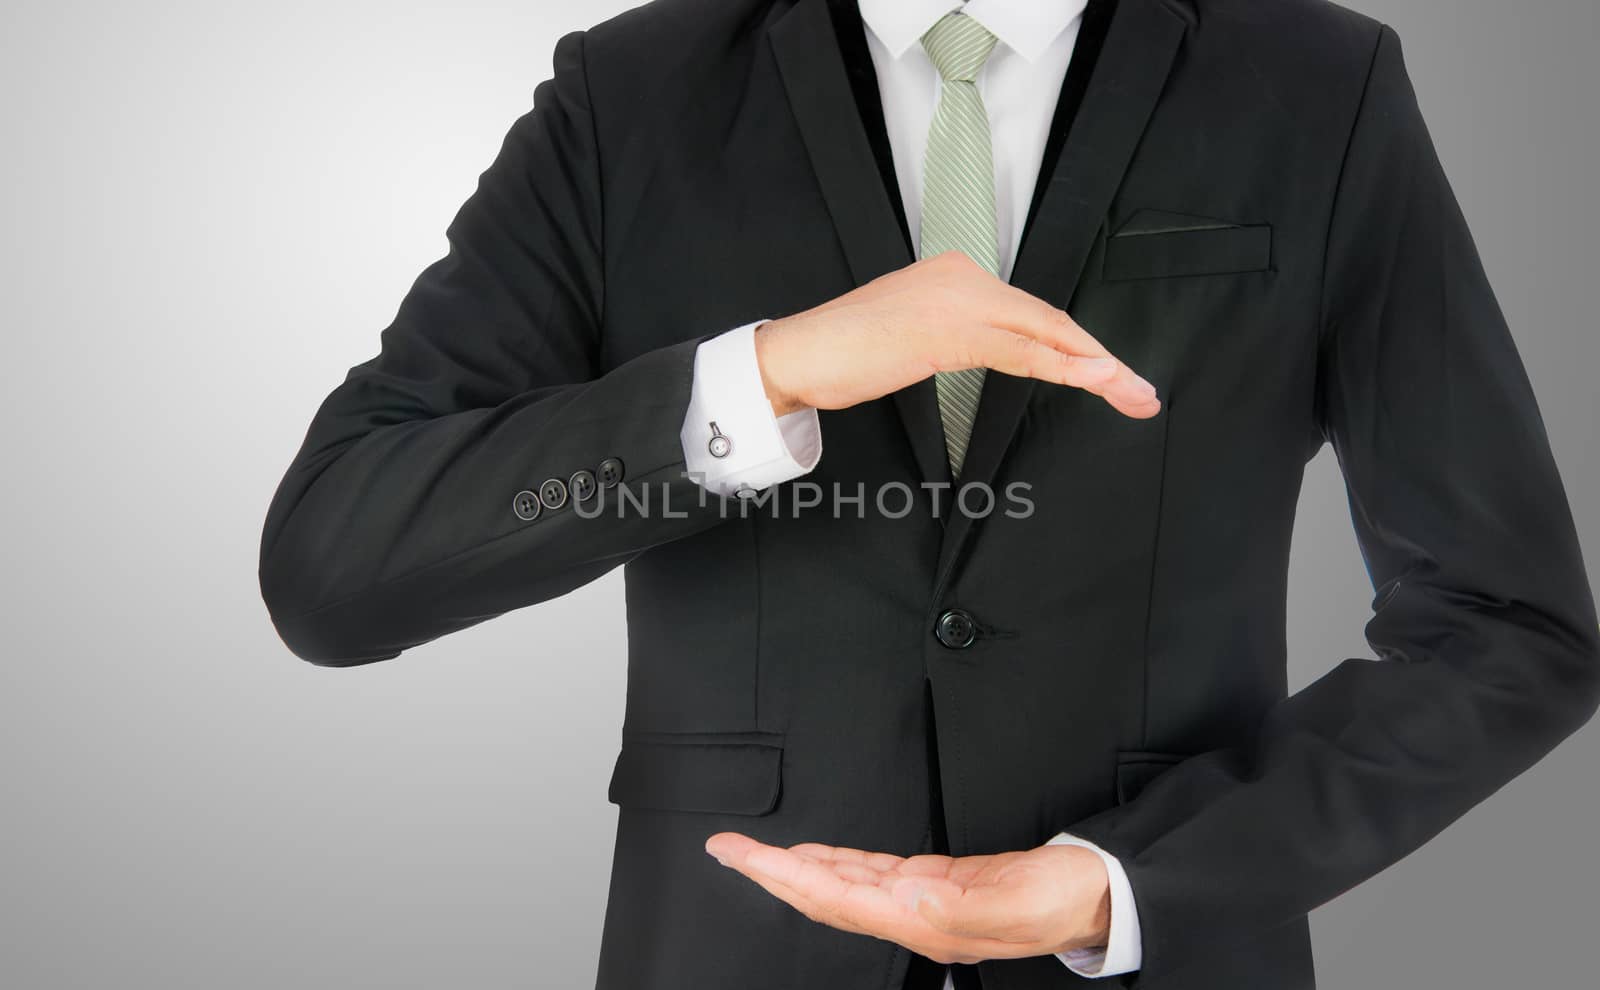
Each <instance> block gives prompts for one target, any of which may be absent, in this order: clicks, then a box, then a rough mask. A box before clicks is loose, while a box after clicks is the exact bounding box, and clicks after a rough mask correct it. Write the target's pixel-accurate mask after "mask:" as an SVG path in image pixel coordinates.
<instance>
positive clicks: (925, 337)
mask: <svg viewBox="0 0 1600 990" xmlns="http://www.w3.org/2000/svg"><path fill="white" fill-rule="evenodd" d="M755 340H756V356H757V361H758V362H759V364H760V366H761V380H762V385H763V386H764V387H765V388H766V392H767V398H768V399H769V400H770V401H771V402H772V409H773V412H774V413H776V414H777V415H779V416H782V415H785V414H788V413H791V412H795V411H797V410H800V409H804V408H807V407H812V408H817V409H843V408H846V407H848V406H853V405H856V404H857V403H861V402H866V401H869V400H871V399H876V398H878V397H880V396H883V395H887V394H889V393H890V392H894V391H896V390H898V389H901V388H904V387H906V386H907V385H912V384H915V383H916V382H919V381H922V380H923V379H924V378H927V377H929V376H931V375H933V374H934V373H935V372H939V371H958V370H961V369H963V368H992V369H994V370H995V371H999V372H1003V373H1005V374H1008V375H1014V376H1017V377H1023V378H1036V379H1039V380H1040V381H1046V382H1053V383H1055V384H1058V385H1070V386H1073V387H1075V388H1081V389H1085V390H1087V391H1089V392H1093V393H1094V394H1096V395H1099V396H1101V397H1102V398H1104V399H1105V400H1106V401H1107V402H1109V403H1111V405H1112V406H1113V407H1114V408H1116V409H1117V410H1118V411H1119V412H1122V413H1124V414H1125V415H1128V416H1132V417H1134V418H1136V419H1147V418H1149V417H1151V416H1154V415H1155V414H1156V413H1157V412H1159V411H1160V409H1161V402H1160V400H1159V399H1158V398H1157V397H1156V390H1155V388H1154V386H1152V385H1151V384H1150V383H1149V382H1147V381H1145V380H1144V379H1143V378H1140V377H1139V376H1138V375H1136V374H1135V373H1134V372H1133V370H1132V369H1131V368H1129V367H1128V366H1127V365H1125V364H1123V363H1122V362H1121V361H1119V360H1118V359H1117V358H1116V357H1114V356H1113V355H1112V354H1111V353H1110V352H1109V351H1107V350H1106V349H1105V347H1103V346H1102V345H1101V344H1100V342H1099V341H1098V340H1095V339H1094V337H1092V336H1090V335H1089V333H1088V332H1087V331H1085V330H1084V329H1083V328H1082V327H1080V326H1079V325H1078V324H1077V323H1076V322H1075V321H1074V320H1073V319H1072V317H1071V316H1069V315H1068V314H1067V313H1066V311H1065V310H1062V309H1058V308H1057V307H1055V306H1052V305H1051V304H1049V303H1047V302H1045V301H1044V300H1042V299H1040V298H1038V297H1037V296H1033V295H1030V294H1029V293H1027V292H1025V291H1023V290H1022V289H1019V288H1017V287H1016V286H1013V285H1011V284H1009V283H1007V282H1004V281H1002V280H1001V279H998V278H996V277H995V276H994V275H992V274H990V273H989V272H988V271H986V270H985V269H984V268H983V267H981V266H980V265H978V263H977V262H975V261H973V260H972V259H971V258H968V257H967V256H966V255H965V254H962V253H961V252H959V251H946V252H945V253H943V254H939V255H935V256H933V257H930V258H924V259H922V260H921V261H917V262H914V263H913V264H910V265H907V266H906V267H905V268H901V269H899V270H897V271H893V272H889V273H887V274H885V275H881V276H879V277H878V278H875V279H873V280H872V281H870V282H868V283H867V284H866V285H863V286H860V287H858V288H856V289H853V290H851V291H850V292H847V293H845V294H844V295H842V296H839V297H838V298H836V299H832V300H829V301H828V302H825V303H823V304H822V305H820V306H816V307H813V308H811V309H808V310H805V311H804V312H801V313H796V314H795V315H793V316H788V317H784V318H783V319H779V320H773V321H771V322H768V323H765V324H763V325H762V326H761V327H760V328H759V329H758V330H757V331H756V335H755Z"/></svg>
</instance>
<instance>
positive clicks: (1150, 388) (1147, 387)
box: [1133, 375, 1156, 397]
mask: <svg viewBox="0 0 1600 990" xmlns="http://www.w3.org/2000/svg"><path fill="white" fill-rule="evenodd" d="M1133 380H1134V381H1136V382H1138V383H1139V388H1140V389H1141V390H1143V391H1144V393H1145V394H1146V395H1149V396H1151V397H1154V396H1155V394H1156V387H1155V386H1154V385H1152V384H1150V383H1149V382H1148V381H1145V379H1144V378H1143V377H1141V376H1139V375H1134V376H1133Z"/></svg>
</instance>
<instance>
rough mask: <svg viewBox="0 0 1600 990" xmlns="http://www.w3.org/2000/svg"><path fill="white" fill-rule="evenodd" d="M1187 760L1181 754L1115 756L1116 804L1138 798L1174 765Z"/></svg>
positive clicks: (1126, 754)
mask: <svg viewBox="0 0 1600 990" xmlns="http://www.w3.org/2000/svg"><path fill="white" fill-rule="evenodd" d="M1186 759H1188V757H1187V756H1185V755H1184V754H1181V753H1146V752H1122V753H1118V754H1117V803H1118V804H1126V803H1128V802H1129V801H1132V800H1133V799H1134V798H1136V797H1138V796H1139V792H1140V791H1143V790H1144V789H1145V788H1146V787H1147V786H1149V784H1150V782H1151V781H1152V780H1155V779H1156V778H1157V777H1159V776H1160V775H1161V774H1162V773H1163V772H1164V771H1166V770H1167V769H1169V768H1171V767H1172V765H1173V764H1175V763H1181V762H1183V761H1184V760H1186Z"/></svg>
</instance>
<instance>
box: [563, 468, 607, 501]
mask: <svg viewBox="0 0 1600 990" xmlns="http://www.w3.org/2000/svg"><path fill="white" fill-rule="evenodd" d="M599 490H600V487H599V486H598V485H596V484H595V480H594V473H593V472H592V471H579V472H578V473H577V474H574V475H573V476H572V477H570V478H568V479H567V491H568V492H571V493H572V497H573V498H575V499H577V500H578V501H580V502H587V501H589V500H590V499H591V498H594V493H595V492H597V491H599Z"/></svg>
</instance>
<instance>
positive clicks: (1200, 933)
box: [1070, 28, 1600, 977]
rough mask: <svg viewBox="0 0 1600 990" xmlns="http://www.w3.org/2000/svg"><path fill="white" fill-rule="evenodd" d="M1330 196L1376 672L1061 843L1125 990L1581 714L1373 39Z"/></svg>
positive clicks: (1538, 537)
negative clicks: (1134, 932)
mask: <svg viewBox="0 0 1600 990" xmlns="http://www.w3.org/2000/svg"><path fill="white" fill-rule="evenodd" d="M1337 196H1338V198H1337V201H1336V204H1335V207H1334V215H1333V221H1332V227H1331V230H1330V241H1329V252H1328V258H1327V272H1326V282H1325V287H1324V292H1325V299H1324V316H1325V319H1324V324H1323V327H1322V333H1323V335H1322V338H1321V339H1322V342H1323V346H1322V352H1321V361H1320V372H1319V375H1320V381H1319V409H1320V415H1321V420H1322V428H1323V431H1324V434H1325V436H1326V437H1327V438H1328V439H1329V441H1330V442H1331V443H1332V445H1333V448H1334V450H1335V452H1336V454H1337V456H1338V459H1339V465H1340V468H1341V470H1342V472H1343V474H1344V479H1345V485H1346V489H1347V492H1348V494H1349V501H1350V507H1351V516H1352V518H1353V520H1354V524H1355V529H1356V535H1357V538H1358V541H1359V543H1360V546H1361V550H1362V554H1363V556H1364V558H1365V560H1366V564H1367V568H1368V571H1369V573H1370V575H1371V579H1372V583H1373V587H1374V591H1375V598H1374V614H1373V616H1372V618H1371V621H1370V623H1369V624H1368V625H1367V628H1366V634H1367V640H1368V642H1369V643H1370V644H1371V646H1372V648H1373V650H1374V651H1375V653H1376V656H1377V659H1347V660H1345V661H1344V662H1342V663H1340V664H1339V665H1337V666H1336V667H1335V668H1334V669H1333V670H1331V671H1329V672H1328V673H1327V674H1326V675H1324V676H1323V677H1321V678H1320V679H1319V680H1317V681H1316V682H1315V683H1313V684H1311V685H1309V686H1308V687H1306V688H1305V689H1303V690H1301V691H1299V692H1297V693H1296V694H1294V695H1293V696H1291V697H1289V698H1288V699H1286V700H1285V701H1284V702H1282V703H1280V704H1279V705H1277V706H1276V707H1275V708H1274V709H1273V710H1272V711H1271V712H1270V714H1269V716H1268V718H1267V719H1266V720H1265V722H1264V723H1263V725H1262V726H1261V727H1260V731H1259V733H1258V734H1256V736H1255V738H1254V739H1253V741H1252V743H1251V744H1250V745H1245V746H1240V747H1234V748H1227V749H1220V750H1216V751H1212V752H1209V753H1203V754H1200V755H1197V756H1194V757H1191V758H1190V759H1187V760H1185V761H1183V762H1181V763H1179V764H1177V765H1176V766H1174V767H1173V768H1172V769H1170V770H1169V771H1167V772H1165V773H1163V774H1162V775H1161V776H1159V777H1157V778H1155V780H1154V781H1153V782H1152V783H1151V784H1150V785H1149V787H1147V788H1146V789H1145V790H1144V791H1143V792H1141V793H1140V794H1139V795H1138V796H1137V797H1136V798H1135V799H1133V800H1132V801H1130V802H1128V803H1126V804H1124V805H1121V806H1118V807H1115V808H1112V809H1110V810H1107V811H1105V812H1103V813H1101V814H1098V815H1096V816H1093V817H1091V818H1089V819H1087V820H1085V821H1083V822H1081V823H1079V824H1077V825H1074V826H1071V828H1070V831H1072V832H1074V833H1075V834H1078V835H1081V836H1084V837H1086V838H1088V839H1090V840H1092V841H1094V842H1096V843H1098V844H1100V845H1101V846H1102V847H1103V848H1105V849H1107V850H1108V851H1110V852H1112V853H1113V854H1114V855H1116V856H1117V857H1118V858H1119V859H1120V860H1121V861H1122V863H1123V866H1124V868H1125V869H1126V871H1127V874H1128V878H1129V881H1130V883H1131V885H1132V887H1133V891H1134V899H1135V902H1136V905H1137V909H1138V912H1139V918H1140V927H1141V931H1142V934H1143V966H1142V972H1143V973H1144V974H1145V976H1147V977H1149V976H1155V977H1159V976H1161V975H1162V974H1165V973H1168V972H1170V971H1172V970H1173V969H1175V968H1177V967H1180V966H1182V965H1184V964H1185V963H1187V962H1191V961H1200V960H1203V959H1204V957H1205V950H1206V948H1207V947H1208V946H1211V945H1215V944H1218V943H1219V942H1226V941H1227V939H1228V938H1229V936H1230V935H1248V934H1252V933H1259V932H1264V931H1266V930H1267V929H1270V928H1272V927H1274V926H1276V925H1278V924H1281V923H1284V922H1287V921H1289V920H1291V919H1293V918H1294V917H1296V916H1299V915H1303V914H1305V913H1307V912H1309V911H1310V910H1311V909H1312V908H1315V907H1317V906H1318V905H1320V904H1322V903H1324V902H1326V901H1328V900H1330V899H1331V898H1333V897H1334V896H1336V895H1338V894H1340V893H1342V892H1343V891H1345V890H1347V889H1349V888H1350V887H1352V886H1354V885H1356V884H1357V883H1359V882H1361V881H1362V880H1364V879H1366V878H1368V877H1370V876H1372V875H1373V874H1375V873H1377V872H1379V871H1380V870H1382V869H1384V868H1385V867H1387V866H1389V865H1390V864H1392V863H1394V862H1395V861H1397V860H1399V859H1400V858H1401V857H1403V856H1405V855H1406V854H1408V853H1409V852H1411V851H1412V850H1414V849H1416V848H1417V847H1418V846H1420V845H1421V844H1422V843H1424V842H1425V841H1427V840H1428V839H1429V838H1431V837H1432V836H1434V835H1435V834H1437V833H1438V832H1439V831H1441V830H1442V829H1444V827H1445V826H1447V825H1448V824H1450V823H1451V822H1452V821H1454V820H1455V819H1457V818H1458V817H1459V816H1461V815H1462V814H1463V813H1465V812H1466V811H1467V810H1468V809H1469V808H1471V807H1472V806H1473V805H1474V804H1476V803H1477V802H1479V801H1482V800H1483V799H1484V798H1485V797H1487V796H1488V795H1490V794H1491V793H1493V792H1494V791H1495V790H1497V789H1498V788H1500V787H1501V786H1502V785H1504V784H1505V783H1507V782H1508V781H1510V780H1511V779H1512V778H1513V777H1515V776H1516V775H1517V774H1519V773H1521V772H1522V771H1523V770H1525V769H1527V768H1528V767H1529V766H1530V765H1532V764H1533V763H1534V762H1535V761H1537V760H1538V759H1540V758H1541V757H1542V756H1543V755H1544V754H1545V753H1547V752H1548V751H1549V750H1551V749H1552V748H1554V747H1555V746H1556V745H1557V743H1559V742H1560V741H1561V740H1562V739H1564V738H1565V737H1566V736H1567V735H1568V734H1570V733H1572V732H1574V731H1575V730H1576V729H1577V728H1579V726H1581V725H1582V724H1583V723H1585V722H1586V721H1587V720H1588V719H1589V718H1590V717H1591V716H1592V714H1593V713H1594V711H1595V709H1596V705H1597V703H1600V644H1597V631H1596V624H1595V612H1594V603H1593V600H1592V598H1591V593H1590V590H1589V587H1588V581H1587V578H1586V576H1585V574H1584V567H1583V562H1582V560H1581V557H1580V551H1579V546H1578V539H1577V534H1576V532H1575V530H1574V526H1573V522H1572V517H1571V513H1570V510H1569V508H1568V505H1567V500H1566V496H1565V494H1564V492H1563V490H1562V485H1561V480H1560V478H1559V476H1558V474H1557V471H1556V466H1555V463H1554V461H1553V460H1552V458H1551V454H1550V449H1549V443H1548V440H1547V438H1546V435H1545V429H1544V425H1543V422H1542V419H1541V416H1540V413H1539V410H1538V408H1537V406H1536V405H1535V401H1534V395H1533V392H1532V390H1531V388H1530V386H1529V383H1528V378H1527V376H1526V374H1525V372H1524V370H1523V366H1522V363H1521V361H1520V359H1519V357H1518V354H1517V352H1516V349H1515V347H1514V346H1513V343H1512V339H1511V336H1510V334H1509V332H1508V330H1507V328H1506V324H1505V321H1504V318H1503V316H1502V314H1501V312H1500V309H1499V307H1498V304H1497V303H1496V300H1495V298H1494V295H1493V293H1492V292H1491V290H1490V287H1489V284H1488V282H1487V280H1486V278H1485V275H1484V272H1483V268H1482V265H1481V262H1480V260H1479V258H1478V255H1477V251H1476V248H1475V247H1474V245H1473V242H1472V239H1471V236H1470V234H1469V232H1468V229H1467V225H1466V222H1465V220H1464V219H1463V217H1462V214H1461V211H1460V209H1459V207H1458V205H1457V202H1456V200H1455V198H1454V195H1453V193H1452V191H1451V189H1450V187H1449V184H1448V182H1447V181H1446V178H1445V175H1444V173H1443V170H1442V169H1441V167H1440V164H1439V161H1438V159H1437V158H1436V156H1435V152H1434V148H1433V145H1432V142H1431V139H1430V137H1429V135H1428V133H1427V129H1426V128H1425V126H1424V124H1423V120H1422V117H1421V114H1420V112H1419V110H1418V107H1417V102H1416V97H1415V94H1414V93H1413V91H1412V88H1411V84H1410V81H1409V79H1408V77H1407V74H1406V71H1405V67H1404V62H1403V60H1402V56H1401V50H1400V45H1399V39H1398V38H1397V37H1396V36H1395V35H1394V33H1393V32H1392V31H1390V30H1389V29H1388V28H1383V29H1382V32H1381V36H1380V39H1379V42H1378V46H1377V50H1376V54H1375V57H1374V61H1373V63H1372V68H1371V74H1370V78H1369V80H1368V83H1367V89H1366V92H1365V94H1364V96H1363V103H1362V107H1361V110H1360V112H1359V115H1358V119H1357V123H1356V126H1355V129H1354V131H1353V134H1352V138H1351V144H1350V147H1349V150H1348V157H1347V159H1346V163H1345V166H1344V172H1343V174H1342V176H1341V179H1340V184H1339V191H1338V194H1337ZM1202 964H1203V963H1202Z"/></svg>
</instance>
